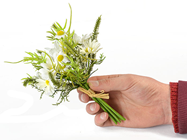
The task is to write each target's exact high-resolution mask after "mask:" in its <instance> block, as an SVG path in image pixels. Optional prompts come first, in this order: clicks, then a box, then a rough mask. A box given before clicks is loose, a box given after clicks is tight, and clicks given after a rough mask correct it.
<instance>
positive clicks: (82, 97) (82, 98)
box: [81, 94, 84, 102]
mask: <svg viewBox="0 0 187 140" xmlns="http://www.w3.org/2000/svg"><path fill="white" fill-rule="evenodd" d="M81 101H83V102H84V94H81Z"/></svg>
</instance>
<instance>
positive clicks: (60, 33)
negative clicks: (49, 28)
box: [55, 30, 65, 39]
mask: <svg viewBox="0 0 187 140" xmlns="http://www.w3.org/2000/svg"><path fill="white" fill-rule="evenodd" d="M64 35H65V32H64V31H63V30H60V31H58V32H57V34H56V36H55V38H58V39H60V38H63V37H64Z"/></svg>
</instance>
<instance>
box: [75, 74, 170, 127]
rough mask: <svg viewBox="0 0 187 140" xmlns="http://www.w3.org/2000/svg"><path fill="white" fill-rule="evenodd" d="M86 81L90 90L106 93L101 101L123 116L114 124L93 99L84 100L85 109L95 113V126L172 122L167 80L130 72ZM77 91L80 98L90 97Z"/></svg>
mask: <svg viewBox="0 0 187 140" xmlns="http://www.w3.org/2000/svg"><path fill="white" fill-rule="evenodd" d="M87 82H88V83H89V85H90V88H91V89H92V90H94V91H96V92H100V91H101V90H104V91H105V92H106V93H109V96H110V99H108V100H105V101H106V102H107V103H108V104H109V105H110V106H111V107H112V108H114V109H115V110H116V111H117V112H118V113H120V114H121V115H122V116H123V117H125V118H126V121H122V122H121V123H118V124H117V125H116V124H115V123H114V122H113V121H112V120H111V119H110V118H109V116H108V114H107V113H106V112H104V111H103V110H102V109H101V108H100V106H99V105H98V104H97V103H95V102H92V103H89V104H87V106H86V111H87V112H88V113H89V114H91V115H95V124H96V125H97V126H122V127H136V128H144V127H151V126H156V125H162V124H172V120H171V118H172V113H171V105H170V91H169V85H168V84H164V83H161V82H158V81H156V80H154V79H152V78H149V77H144V76H138V75H132V74H123V75H122V74H121V75H107V76H95V77H91V78H89V79H88V81H87ZM78 92H79V99H80V100H81V101H82V102H84V103H87V102H89V101H91V98H90V97H88V95H86V94H84V93H82V92H81V91H78Z"/></svg>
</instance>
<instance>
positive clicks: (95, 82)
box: [88, 81, 99, 87]
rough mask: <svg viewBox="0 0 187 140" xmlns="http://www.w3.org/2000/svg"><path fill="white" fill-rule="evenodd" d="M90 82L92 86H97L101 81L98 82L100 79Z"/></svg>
mask: <svg viewBox="0 0 187 140" xmlns="http://www.w3.org/2000/svg"><path fill="white" fill-rule="evenodd" d="M88 83H89V85H90V86H92V87H97V86H99V82H98V81H89V82H88Z"/></svg>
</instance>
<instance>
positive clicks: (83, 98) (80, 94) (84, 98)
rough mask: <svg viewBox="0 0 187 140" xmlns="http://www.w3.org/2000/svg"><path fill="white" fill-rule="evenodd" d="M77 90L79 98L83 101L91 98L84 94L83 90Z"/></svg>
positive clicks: (85, 101)
mask: <svg viewBox="0 0 187 140" xmlns="http://www.w3.org/2000/svg"><path fill="white" fill-rule="evenodd" d="M77 92H78V93H79V100H80V101H82V102H83V103H87V102H89V101H91V100H92V99H91V98H90V97H89V96H88V95H86V94H84V93H83V92H81V91H79V90H77Z"/></svg>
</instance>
